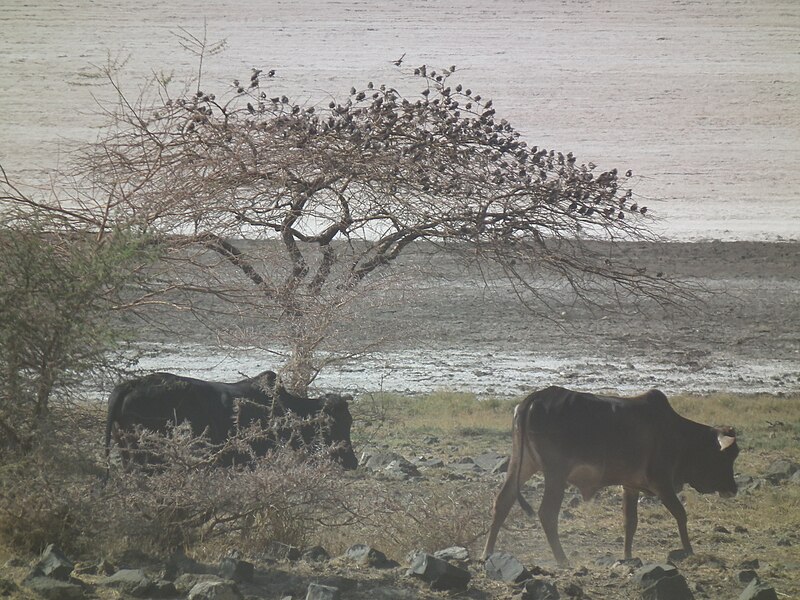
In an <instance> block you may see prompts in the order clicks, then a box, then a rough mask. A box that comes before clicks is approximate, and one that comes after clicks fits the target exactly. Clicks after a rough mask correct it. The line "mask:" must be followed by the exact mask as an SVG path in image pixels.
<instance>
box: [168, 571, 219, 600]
mask: <svg viewBox="0 0 800 600" xmlns="http://www.w3.org/2000/svg"><path fill="white" fill-rule="evenodd" d="M222 581H223V579H222V578H220V577H218V576H217V575H210V574H207V573H184V574H183V575H180V576H179V577H178V578H177V579H175V589H176V590H177V591H178V594H179V595H181V596H185V595H186V594H188V593H189V592H190V591H191V590H192V588H193V587H194V586H196V585H197V584H198V583H204V582H212V583H215V582H222Z"/></svg>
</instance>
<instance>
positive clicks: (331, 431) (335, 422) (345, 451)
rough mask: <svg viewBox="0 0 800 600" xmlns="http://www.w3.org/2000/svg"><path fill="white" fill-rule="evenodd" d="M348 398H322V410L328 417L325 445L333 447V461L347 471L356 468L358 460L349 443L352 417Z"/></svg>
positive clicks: (334, 395)
mask: <svg viewBox="0 0 800 600" xmlns="http://www.w3.org/2000/svg"><path fill="white" fill-rule="evenodd" d="M348 398H350V399H352V397H351V396H339V395H338V394H326V395H325V396H323V398H322V400H323V407H322V410H323V412H324V413H325V415H327V416H328V417H329V424H328V427H327V430H326V432H325V444H326V445H327V446H334V447H335V449H334V451H333V453H332V454H333V456H332V457H333V459H334V460H336V462H338V463H339V464H341V465H342V467H344V468H345V469H347V470H352V469H355V468H357V467H358V458H356V454H355V452H353V444H352V442H351V441H350V428H351V427H352V425H353V417H352V415H351V414H350V408H349V407H348V405H347V400H348Z"/></svg>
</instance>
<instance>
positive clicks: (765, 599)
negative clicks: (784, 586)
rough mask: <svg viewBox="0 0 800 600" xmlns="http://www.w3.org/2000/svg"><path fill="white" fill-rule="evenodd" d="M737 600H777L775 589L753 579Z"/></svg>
mask: <svg viewBox="0 0 800 600" xmlns="http://www.w3.org/2000/svg"><path fill="white" fill-rule="evenodd" d="M739 600H778V594H776V593H775V588H773V587H772V586H770V585H767V584H766V583H760V582H759V581H758V578H756V579H753V580H752V581H751V582H750V583H749V584H748V585H747V587H746V588H744V591H743V592H742V593H741V594H740V595H739Z"/></svg>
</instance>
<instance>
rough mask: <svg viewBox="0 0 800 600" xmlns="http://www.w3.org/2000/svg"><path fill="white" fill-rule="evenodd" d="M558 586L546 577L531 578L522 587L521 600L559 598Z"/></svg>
mask: <svg viewBox="0 0 800 600" xmlns="http://www.w3.org/2000/svg"><path fill="white" fill-rule="evenodd" d="M559 598H561V595H560V594H559V593H558V589H557V588H556V586H555V585H554V584H552V583H550V582H549V581H545V580H544V579H531V580H530V581H528V582H526V583H525V587H523V588H522V598H521V600H559Z"/></svg>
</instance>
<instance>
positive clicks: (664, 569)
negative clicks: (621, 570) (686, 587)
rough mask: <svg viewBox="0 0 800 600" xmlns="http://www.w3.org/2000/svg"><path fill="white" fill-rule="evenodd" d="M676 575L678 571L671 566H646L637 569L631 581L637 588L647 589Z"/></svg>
mask: <svg viewBox="0 0 800 600" xmlns="http://www.w3.org/2000/svg"><path fill="white" fill-rule="evenodd" d="M676 575H678V569H676V568H675V567H674V566H672V565H647V566H644V567H641V568H640V569H638V570H637V571H636V572H635V573H634V574H633V578H632V579H633V581H634V583H636V584H637V585H639V587H647V586H649V585H652V584H653V583H655V582H656V581H658V580H659V579H662V578H664V577H674V576H676Z"/></svg>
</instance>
